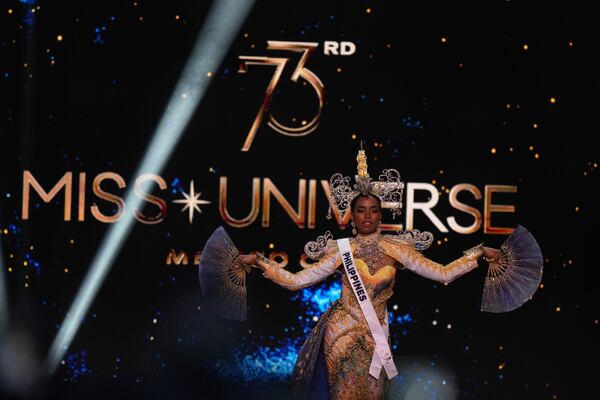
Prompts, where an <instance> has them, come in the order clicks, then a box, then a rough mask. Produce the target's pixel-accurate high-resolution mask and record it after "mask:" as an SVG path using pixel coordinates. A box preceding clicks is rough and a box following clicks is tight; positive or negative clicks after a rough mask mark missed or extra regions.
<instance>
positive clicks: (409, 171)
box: [0, 0, 600, 399]
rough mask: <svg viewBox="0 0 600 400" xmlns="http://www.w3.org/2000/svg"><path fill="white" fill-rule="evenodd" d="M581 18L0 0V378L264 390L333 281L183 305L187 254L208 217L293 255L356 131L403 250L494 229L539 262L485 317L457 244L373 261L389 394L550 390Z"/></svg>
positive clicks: (486, 235) (570, 371)
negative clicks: (381, 275) (389, 200)
mask: <svg viewBox="0 0 600 400" xmlns="http://www.w3.org/2000/svg"><path fill="white" fill-rule="evenodd" d="M223 10H224V11H223ZM588 16H591V12H590V11H589V10H586V9H578V8H575V7H574V6H573V7H571V6H569V7H566V6H564V5H563V6H560V7H558V6H552V5H549V4H546V5H545V6H544V7H543V8H538V7H537V6H533V5H531V6H530V5H525V4H521V2H514V1H505V2H494V3H491V4H487V3H486V4H485V5H483V4H479V3H476V2H462V3H452V4H446V5H434V4H430V3H427V4H421V3H418V2H412V3H410V2H392V1H366V0H357V1H345V2H300V3H289V2H281V1H279V2H277V1H256V2H255V3H252V2H247V3H245V2H243V1H239V2H232V1H214V2H210V1H200V2H183V1H171V2H150V1H143V0H140V1H127V2H119V4H116V3H114V4H113V3H107V2H78V3H74V4H69V5H68V6H67V5H63V4H55V3H53V2H43V1H35V0H29V1H25V0H21V1H6V2H2V4H1V5H0V26H2V30H1V33H0V101H1V103H0V115H1V117H0V167H1V171H2V173H1V175H0V195H1V198H0V218H1V219H0V239H1V241H0V266H1V268H2V273H1V275H0V295H1V296H2V299H0V300H1V301H2V308H1V309H0V312H1V321H0V323H1V324H2V327H1V329H2V335H1V336H0V339H1V342H0V355H1V359H0V364H1V366H0V378H1V379H0V384H1V385H2V387H1V390H2V393H3V394H6V395H7V396H12V397H14V398H29V397H39V398H64V399H66V398H82V397H85V398H105V397H106V396H120V395H122V394H125V395H127V396H131V397H142V398H165V397H168V398H171V397H173V398H175V397H176V398H238V397H239V396H242V395H243V396H244V397H246V398H284V397H285V398H287V394H286V393H288V392H289V390H290V387H289V384H288V380H289V378H290V377H291V372H292V368H293V365H294V362H295V359H296V355H297V351H298V349H299V347H300V346H301V344H302V343H303V341H304V339H305V338H306V337H307V335H308V333H309V332H310V330H311V329H312V327H313V326H314V325H315V324H316V321H317V320H318V318H319V316H320V315H321V313H322V312H323V311H324V310H325V309H326V308H327V307H328V306H329V304H330V301H335V299H337V298H338V297H339V294H340V280H339V279H340V277H339V275H335V276H332V277H331V278H329V279H327V280H326V281H324V282H322V283H320V284H318V285H316V286H314V287H311V288H307V289H305V290H303V291H300V292H289V291H287V290H285V289H283V288H281V287H278V286H276V285H275V284H274V283H273V282H271V281H269V280H266V279H264V278H263V277H262V275H261V274H260V273H259V272H258V271H257V270H254V271H253V272H251V273H250V275H249V277H248V280H247V287H248V320H247V321H245V322H233V321H228V320H225V319H223V318H221V317H219V316H218V315H216V314H215V313H213V312H212V311H211V310H210V309H209V308H208V307H207V306H206V304H205V302H204V299H203V296H202V292H201V290H200V287H199V282H198V264H199V260H200V257H201V254H200V252H201V250H202V248H203V246H204V243H205V242H206V240H207V238H208V237H209V236H210V234H211V233H212V232H213V231H214V230H215V229H216V228H217V227H218V226H223V227H224V228H225V229H226V230H227V232H229V234H230V235H231V237H232V239H233V241H234V242H235V244H236V245H237V246H238V248H239V249H240V250H241V251H243V252H249V251H253V250H257V251H261V252H263V253H264V254H265V255H267V256H271V257H273V258H274V259H276V260H278V261H281V262H283V263H285V264H286V266H285V267H286V268H288V269H289V270H291V271H298V270H300V269H302V264H304V265H305V266H306V265H307V264H305V263H306V262H307V261H306V260H305V258H304V257H303V248H304V244H305V243H306V242H307V241H310V240H314V239H315V238H316V237H317V236H319V235H321V234H323V233H324V232H325V231H327V230H329V231H331V233H332V234H333V236H334V237H335V238H341V237H346V236H349V235H350V234H351V233H350V228H347V227H346V223H347V222H348V220H347V219H346V220H344V216H343V215H341V216H340V215H334V218H333V219H331V220H328V219H326V215H327V211H328V195H329V183H328V182H329V178H330V176H331V175H332V174H334V173H336V172H340V173H342V174H344V175H348V176H350V177H352V179H353V177H354V174H355V173H356V153H357V150H358V149H359V148H360V146H361V141H362V144H363V147H364V149H365V150H366V154H367V157H368V166H369V173H370V174H371V176H372V177H374V178H377V177H378V176H379V174H380V173H382V172H383V170H384V169H386V168H395V169H397V170H399V171H400V173H401V177H402V180H403V181H404V182H405V185H406V187H405V190H404V197H403V199H402V200H403V203H404V208H403V212H402V214H401V216H400V217H399V218H396V219H393V218H392V215H391V212H390V211H389V210H384V214H383V222H384V224H385V226H384V228H385V229H386V230H387V231H388V233H393V232H395V231H398V230H402V229H419V230H421V231H430V232H432V233H433V234H434V237H435V239H434V242H433V245H432V246H431V248H430V249H428V250H426V251H425V252H424V254H425V255H426V256H427V257H429V258H431V259H433V260H435V261H437V262H440V263H448V262H450V261H452V260H454V259H456V258H458V257H460V256H461V255H462V251H463V250H464V249H467V248H469V247H472V246H474V245H476V244H478V243H481V242H484V244H485V245H487V246H491V247H499V246H500V244H501V243H502V242H503V241H504V240H505V239H506V238H507V237H508V235H509V234H510V232H511V231H512V229H514V228H515V227H516V226H517V224H521V225H523V226H525V227H526V228H528V229H529V230H530V231H531V232H532V234H533V235H534V236H535V237H536V239H537V240H538V242H539V244H540V246H541V249H542V252H543V254H544V260H545V263H544V275H543V279H542V283H541V285H540V287H539V289H538V290H537V292H536V293H535V295H534V296H533V298H532V299H531V301H529V302H527V303H525V304H524V305H523V306H522V307H521V308H519V309H517V310H515V311H512V312H509V313H505V314H490V313H484V312H482V311H480V305H481V294H482V288H483V282H484V278H485V275H486V272H487V264H486V263H485V262H484V261H483V260H482V261H481V262H480V267H479V268H478V269H475V270H474V271H472V272H471V273H469V274H467V275H465V276H463V277H461V278H460V279H458V280H456V281H454V282H452V283H451V284H450V285H448V286H444V285H440V284H438V283H436V282H433V281H429V280H427V279H425V278H422V277H419V276H417V275H415V274H413V273H411V272H407V271H399V272H398V275H397V279H396V287H395V290H394V296H393V297H392V299H391V301H390V304H389V312H390V318H391V335H392V345H393V352H394V356H395V358H396V360H397V365H398V367H399V372H400V375H399V377H398V378H396V379H395V380H394V384H393V388H392V390H393V393H394V396H395V398H420V397H419V396H425V394H426V395H427V396H428V397H427V398H451V399H494V398H498V399H499V398H531V399H534V398H535V399H542V398H543V399H552V398H563V399H564V398H577V397H578V396H577V395H576V393H582V392H583V391H585V390H587V389H588V388H590V387H591V386H592V381H590V379H591V378H592V374H591V371H592V370H593V367H588V366H587V365H590V364H589V363H590V362H591V363H592V365H593V363H594V361H595V360H596V359H597V357H598V356H599V354H598V353H599V352H598V344H597V342H598V332H599V329H600V325H599V320H598V319H599V318H600V315H599V313H598V309H597V307H596V306H594V304H597V301H596V299H595V294H594V292H595V289H596V282H597V279H598V277H599V273H598V270H597V268H596V264H597V262H596V261H595V260H596V257H595V256H593V255H592V254H593V246H595V245H596V240H595V237H596V236H597V233H596V231H595V224H596V223H597V222H598V212H597V210H596V208H595V207H596V205H597V200H598V197H597V193H596V192H597V191H596V189H597V187H598V164H597V163H598V161H599V159H598V152H597V150H596V148H595V147H593V146H592V143H594V142H595V138H594V136H595V131H596V129H597V128H596V125H597V124H596V113H597V106H598V102H597V96H598V84H599V82H598V77H597V73H596V71H597V69H598V67H599V65H598V55H597V50H596V47H597V46H596V43H595V41H594V39H593V36H592V28H591V26H592V22H591V21H590V20H589V18H588ZM207 27H208V28H207ZM157 138H159V139H157ZM346 218H347V216H346ZM74 302H75V303H74ZM73 304H75V305H73ZM67 329H70V331H68V332H67V331H66V330H67ZM61 340H62V341H61ZM584 363H585V365H584ZM49 369H52V372H48V370H49ZM403 396H404V397H403ZM411 396H412V397H411Z"/></svg>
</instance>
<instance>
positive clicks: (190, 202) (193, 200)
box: [173, 180, 210, 224]
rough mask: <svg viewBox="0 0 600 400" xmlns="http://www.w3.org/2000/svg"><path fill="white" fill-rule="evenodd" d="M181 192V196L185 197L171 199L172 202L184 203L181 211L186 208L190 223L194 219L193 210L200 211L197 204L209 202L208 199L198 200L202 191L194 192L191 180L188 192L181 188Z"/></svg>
mask: <svg viewBox="0 0 600 400" xmlns="http://www.w3.org/2000/svg"><path fill="white" fill-rule="evenodd" d="M181 193H182V194H183V197H185V199H179V200H173V203H180V204H185V207H183V209H182V210H181V211H182V212H183V211H185V210H188V212H189V217H190V224H191V223H192V222H193V220H194V210H196V211H198V213H201V212H202V210H200V207H198V204H210V201H206V200H199V198H200V195H201V194H202V192H200V193H195V190H194V181H193V180H192V181H191V183H190V193H189V194H187V193H186V192H184V191H183V190H182V191H181Z"/></svg>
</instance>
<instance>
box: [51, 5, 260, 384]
mask: <svg viewBox="0 0 600 400" xmlns="http://www.w3.org/2000/svg"><path fill="white" fill-rule="evenodd" d="M253 4H254V0H217V1H215V2H214V3H213V5H212V8H211V9H210V11H209V13H208V16H207V17H206V21H205V22H204V24H203V26H202V30H201V31H200V33H199V35H198V38H197V39H196V43H195V44H194V47H193V49H192V52H191V55H190V57H189V59H188V62H187V64H186V66H185V68H184V70H183V72H182V75H181V77H180V79H179V82H178V83H177V85H176V86H175V90H174V92H173V93H172V95H171V98H170V100H169V102H168V104H167V107H166V110H165V112H164V114H163V116H162V118H161V120H160V122H159V124H158V127H157V128H156V131H155V133H154V136H153V138H152V141H151V142H150V145H149V146H148V150H147V151H146V154H145V156H144V158H143V160H142V162H141V163H140V166H139V167H138V170H137V174H136V176H139V175H141V174H142V173H156V174H158V173H160V171H161V170H162V169H163V167H164V165H165V164H166V162H167V161H168V159H169V157H170V155H171V153H172V152H173V149H174V148H175V145H176V144H177V142H178V141H179V139H180V137H181V135H182V133H183V132H184V130H185V128H186V127H187V124H188V123H189V121H190V119H191V118H192V115H193V113H194V111H195V109H196V107H197V105H198V104H199V103H200V101H201V100H202V98H203V96H204V94H205V92H206V89H207V88H208V85H209V84H210V81H211V74H214V73H216V71H217V70H218V68H219V65H220V64H221V62H222V60H223V58H224V57H225V54H226V53H227V51H228V50H229V48H230V47H231V44H232V42H233V40H234V37H235V35H237V33H238V31H239V29H240V28H241V26H242V24H243V22H244V21H245V19H246V17H247V16H248V14H249V12H250V10H251V8H252V5H253ZM209 73H211V74H209ZM142 201H143V200H142V199H141V198H140V197H138V196H136V195H134V192H133V190H131V189H129V190H128V191H127V193H126V195H125V204H126V207H127V210H126V212H124V213H123V216H122V217H121V219H120V220H119V221H118V222H116V223H115V224H114V225H112V226H111V227H110V228H109V231H108V233H107V235H106V236H105V238H104V240H103V242H102V244H101V246H100V249H99V250H98V252H97V253H96V256H95V257H94V259H93V261H92V264H91V267H90V269H89V271H88V273H87V275H86V276H85V279H84V281H83V284H82V285H81V287H80V289H79V291H78V292H77V295H76V297H75V299H74V300H73V304H71V308H70V309H69V312H68V313H67V316H66V317H65V320H64V321H63V324H62V325H61V327H60V329H59V331H58V333H57V335H56V337H55V338H54V341H53V342H52V345H51V347H50V351H49V353H48V357H47V359H46V366H47V368H48V371H49V372H50V373H52V372H54V370H55V369H56V367H57V366H58V364H59V363H60V361H61V359H62V358H63V356H64V354H65V352H66V351H67V349H68V348H69V345H70V344H71V341H72V340H73V337H74V336H75V334H76V333H77V330H78V329H79V326H80V325H81V322H82V320H83V318H84V316H85V314H86V313H87V311H88V310H89V307H90V305H91V303H92V301H93V300H94V297H95V296H96V294H97V292H98V290H99V289H100V286H101V285H102V282H103V281H104V279H105V278H106V275H107V274H108V272H109V270H110V267H111V265H112V264H113V262H114V260H115V258H116V257H117V255H118V253H119V251H120V249H121V248H122V246H123V244H124V242H125V239H126V237H127V235H128V234H129V232H130V230H131V228H132V226H133V222H134V216H133V212H132V211H131V210H134V209H137V208H138V207H139V206H140V205H141V204H142Z"/></svg>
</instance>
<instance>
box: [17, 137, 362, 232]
mask: <svg viewBox="0 0 600 400" xmlns="http://www.w3.org/2000/svg"><path fill="white" fill-rule="evenodd" d="M352 139H354V140H356V133H353V134H352ZM5 230H6V229H5Z"/></svg>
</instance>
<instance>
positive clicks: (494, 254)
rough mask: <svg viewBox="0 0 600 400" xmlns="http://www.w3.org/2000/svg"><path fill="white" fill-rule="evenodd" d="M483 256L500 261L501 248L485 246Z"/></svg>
mask: <svg viewBox="0 0 600 400" xmlns="http://www.w3.org/2000/svg"><path fill="white" fill-rule="evenodd" d="M483 256H484V257H485V259H486V261H498V259H499V258H500V250H498V249H495V248H493V247H485V246H484V247H483Z"/></svg>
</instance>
